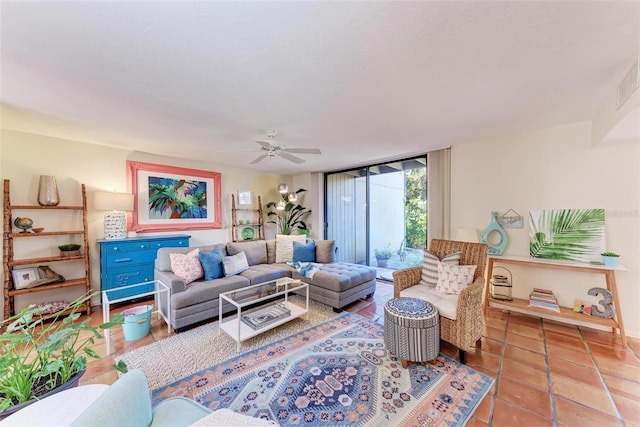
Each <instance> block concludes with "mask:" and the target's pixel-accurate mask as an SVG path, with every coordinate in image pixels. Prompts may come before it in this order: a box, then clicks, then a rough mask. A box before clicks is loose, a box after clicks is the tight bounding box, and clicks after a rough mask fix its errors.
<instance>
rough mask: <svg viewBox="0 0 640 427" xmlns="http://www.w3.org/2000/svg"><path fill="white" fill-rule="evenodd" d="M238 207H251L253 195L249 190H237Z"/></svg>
mask: <svg viewBox="0 0 640 427" xmlns="http://www.w3.org/2000/svg"><path fill="white" fill-rule="evenodd" d="M238 205H242V206H251V205H253V193H252V192H251V191H249V190H239V191H238Z"/></svg>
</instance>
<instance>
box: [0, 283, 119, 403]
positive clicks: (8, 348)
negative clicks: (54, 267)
mask: <svg viewBox="0 0 640 427" xmlns="http://www.w3.org/2000/svg"><path fill="white" fill-rule="evenodd" d="M91 296H92V294H91V293H90V294H87V295H84V296H82V297H80V298H78V299H76V300H75V301H73V302H72V303H70V304H69V305H68V306H67V307H65V308H64V309H63V310H60V311H58V312H56V313H53V314H47V312H48V310H49V309H51V305H44V306H41V307H36V306H34V305H30V306H29V307H26V308H24V309H23V310H21V311H20V312H19V313H16V314H14V315H13V316H11V317H9V318H8V319H6V320H5V321H3V322H2V323H1V324H0V326H1V327H2V330H3V332H2V334H1V335H0V353H1V354H2V357H1V358H0V411H4V410H6V409H7V408H9V407H11V406H13V405H17V404H20V403H24V402H27V401H30V400H33V399H37V398H38V397H39V396H42V395H43V394H45V393H47V392H49V391H51V390H53V389H55V388H57V387H59V386H61V385H62V384H65V383H66V382H68V381H69V380H70V379H71V378H73V377H74V376H75V375H76V374H78V373H79V372H81V371H82V370H84V369H85V368H86V366H87V358H93V359H99V358H100V356H99V355H98V354H97V353H96V351H95V350H94V349H93V347H92V346H93V344H95V341H96V339H99V338H102V335H101V331H103V330H106V329H109V328H112V327H113V326H115V325H118V324H122V323H124V316H123V315H122V314H116V315H114V316H113V317H112V318H111V321H110V322H108V323H103V324H101V325H99V326H92V325H90V322H91V318H90V317H87V318H85V319H83V320H81V321H78V320H79V318H80V315H81V313H80V312H79V310H80V308H81V307H83V306H84V305H85V303H86V302H87V301H89V299H90V298H91ZM114 368H115V369H116V370H118V371H120V372H126V370H127V367H126V364H125V363H124V362H122V361H120V362H118V364H117V365H114Z"/></svg>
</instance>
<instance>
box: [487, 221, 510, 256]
mask: <svg viewBox="0 0 640 427" xmlns="http://www.w3.org/2000/svg"><path fill="white" fill-rule="evenodd" d="M494 231H495V232H496V233H498V234H499V235H500V241H499V242H498V243H496V244H495V245H492V244H491V243H489V235H490V234H491V233H493V232H494ZM480 241H481V242H482V243H486V244H487V245H489V250H488V251H487V252H488V254H489V255H502V254H503V253H504V250H505V249H506V248H507V244H508V243H509V236H507V233H506V232H505V231H504V230H503V228H502V227H500V224H499V223H498V212H491V222H490V223H489V226H488V227H487V228H486V229H485V230H484V231H483V232H482V237H481V238H480Z"/></svg>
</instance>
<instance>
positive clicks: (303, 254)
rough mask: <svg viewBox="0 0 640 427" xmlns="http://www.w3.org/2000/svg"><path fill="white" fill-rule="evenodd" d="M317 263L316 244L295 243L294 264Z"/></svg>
mask: <svg viewBox="0 0 640 427" xmlns="http://www.w3.org/2000/svg"><path fill="white" fill-rule="evenodd" d="M296 261H299V262H316V242H314V241H313V240H312V241H310V242H309V243H302V242H296V241H294V242H293V262H296Z"/></svg>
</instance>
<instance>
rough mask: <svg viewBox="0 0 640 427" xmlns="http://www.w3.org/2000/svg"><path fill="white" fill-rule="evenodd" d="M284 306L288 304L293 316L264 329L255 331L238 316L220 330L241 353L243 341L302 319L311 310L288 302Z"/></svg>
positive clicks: (222, 325) (227, 321) (221, 326)
mask: <svg viewBox="0 0 640 427" xmlns="http://www.w3.org/2000/svg"><path fill="white" fill-rule="evenodd" d="M284 304H286V305H287V307H288V308H289V310H291V314H290V315H289V316H287V317H283V318H282V319H279V320H277V321H275V322H273V323H270V324H268V325H265V326H264V327H262V328H258V329H253V328H251V327H250V326H249V325H247V324H246V323H244V322H243V321H241V320H240V319H239V316H237V315H236V317H234V318H232V319H229V320H225V321H224V323H221V324H220V330H222V331H224V332H226V333H227V335H229V336H230V337H231V338H233V339H234V340H235V341H236V342H237V343H238V347H237V351H238V352H240V343H241V342H242V341H245V340H248V339H249V338H252V337H255V336H256V335H260V334H262V333H264V332H266V331H268V330H271V329H273V328H275V327H277V326H280V325H282V324H284V323H287V322H289V321H290V320H293V319H296V318H298V317H302V316H304V315H305V314H307V313H308V312H309V310H307V309H305V308H304V307H300V306H299V305H297V304H294V303H291V302H288V301H286V302H284ZM238 323H240V330H239V331H238Z"/></svg>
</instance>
